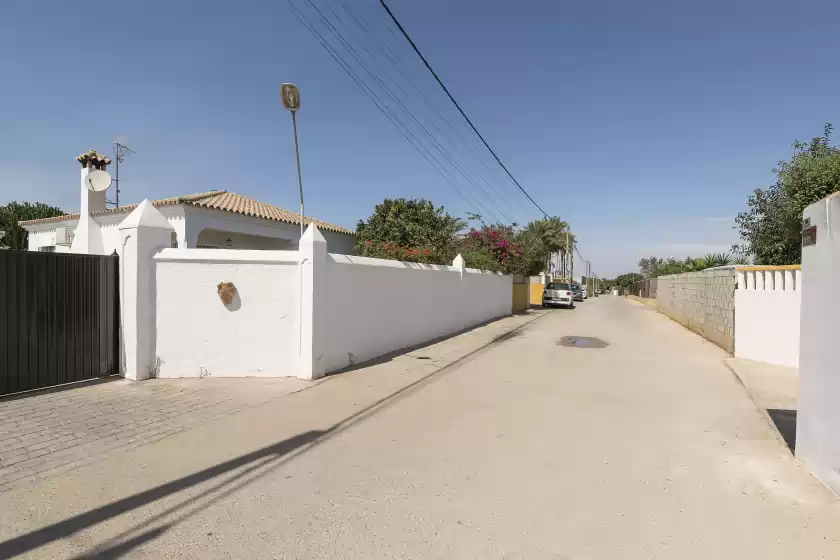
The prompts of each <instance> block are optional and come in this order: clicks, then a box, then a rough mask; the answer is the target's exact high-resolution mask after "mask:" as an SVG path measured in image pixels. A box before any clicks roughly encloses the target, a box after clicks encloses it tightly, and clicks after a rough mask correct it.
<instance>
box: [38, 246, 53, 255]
mask: <svg viewBox="0 0 840 560" xmlns="http://www.w3.org/2000/svg"><path fill="white" fill-rule="evenodd" d="M38 252H39V253H55V245H44V246H42V247H38Z"/></svg>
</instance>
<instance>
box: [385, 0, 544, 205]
mask: <svg viewBox="0 0 840 560" xmlns="http://www.w3.org/2000/svg"><path fill="white" fill-rule="evenodd" d="M379 3H380V4H381V5H382V7H383V8H385V11H386V12H387V13H388V15H389V16H390V17H391V20H392V21H393V22H394V24H395V25H396V26H397V28H398V29H399V30H400V32H401V33H402V34H403V37H405V39H406V40H407V41H408V43H409V44H410V45H411V48H412V49H414V52H415V53H417V56H419V57H420V60H422V61H423V64H424V65H425V66H426V68H427V69H428V70H429V72H431V73H432V76H434V78H435V80H436V81H437V83H438V84H439V85H440V87H441V88H442V89H443V91H444V93H446V95H447V96H448V97H449V99H450V101H452V104H453V105H455V108H456V109H458V112H459V113H461V116H462V117H464V120H465V121H467V124H469V125H470V128H472V130H473V132H475V134H476V136H478V138H479V139H480V140H481V142H482V143H483V144H484V147H486V148H487V150H488V151H489V152H490V153H491V154H492V155H493V157H494V158H495V159H496V162H497V163H498V164H499V166H500V167H501V168H502V169H504V170H505V173H507V175H508V177H510V179H511V181H513V182H514V184H515V185H516V186H517V187H519V190H520V191H522V193H523V194H524V195H525V196H526V197H528V200H530V201H531V203H532V204H533V205H534V206H536V207H537V209H538V210H539V211H540V212H542V213H543V216H545V217H546V218H547V217H548V213H546V211H545V210H543V209H542V208H540V205H539V204H537V201H535V200H534V199H533V198H532V197H531V195H530V194H528V191H526V190H525V189H524V188H523V187H522V185H520V184H519V181H517V180H516V178H515V177H514V176H513V174H512V173H511V172H510V170H508V168H507V167H505V164H504V163H502V160H501V159H499V156H497V155H496V152H494V151H493V148H491V147H490V145H489V144H488V143H487V141H486V140H485V139H484V137H483V136H482V135H481V133H480V132H478V129H476V128H475V125H474V124H473V123H472V121H471V120H470V118H469V117H468V116H467V115H466V113H464V110H463V109H461V106H460V105H458V102H457V101H455V98H454V97H452V94H451V93H449V90H448V89H446V86H445V85H443V81H441V79H440V77H438V75H437V73H436V72H435V71H434V70H433V69H432V67H431V65H430V64H429V63H428V61H427V60H426V57H424V56H423V54H422V53H421V52H420V49H418V48H417V45H416V44H415V43H414V41H412V40H411V37H409V35H408V33H407V32H406V30H405V28H403V26H402V24H400V22H399V21H398V20H397V18H396V16H394V14H393V12H391V9H390V8H389V7H388V5H387V4H386V3H385V0H379Z"/></svg>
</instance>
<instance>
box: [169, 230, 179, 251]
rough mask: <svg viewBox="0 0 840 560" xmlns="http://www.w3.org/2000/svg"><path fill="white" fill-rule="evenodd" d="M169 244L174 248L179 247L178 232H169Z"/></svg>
mask: <svg viewBox="0 0 840 560" xmlns="http://www.w3.org/2000/svg"><path fill="white" fill-rule="evenodd" d="M169 246H170V247H172V248H173V249H177V248H178V234H177V233H175V232H174V231H173V232H172V233H171V234H169Z"/></svg>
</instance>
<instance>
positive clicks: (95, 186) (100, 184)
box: [85, 169, 111, 192]
mask: <svg viewBox="0 0 840 560" xmlns="http://www.w3.org/2000/svg"><path fill="white" fill-rule="evenodd" d="M85 186H87V188H88V190H89V191H94V192H102V191H104V190H107V189H108V187H110V186H111V176H110V175H108V173H106V172H105V171H102V170H100V169H94V170H93V171H90V172H88V174H87V177H85Z"/></svg>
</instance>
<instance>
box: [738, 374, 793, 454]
mask: <svg viewBox="0 0 840 560" xmlns="http://www.w3.org/2000/svg"><path fill="white" fill-rule="evenodd" d="M725 361H726V365H727V366H728V367H729V369H731V370H732V372H733V373H734V374H735V375H736V376H737V378H738V380H739V381H740V382H741V384H742V385H743V386H744V389H745V390H746V391H747V394H748V395H749V396H750V398H751V399H752V400H753V402H754V403H755V405H756V407H758V410H759V412H761V413H762V414H763V415H764V416H765V417H766V418H767V421H768V422H769V423H770V425H771V426H773V428H774V429H775V430H776V431H777V432H778V434H779V435H780V436H781V438H782V439H783V440H784V442H785V444H786V445H787V446H788V448H789V449H790V450H791V452H795V451H796V419H797V411H798V407H799V370H798V369H797V368H792V367H785V366H778V365H774V364H767V363H764V362H756V361H754V360H744V359H741V358H726V360H725Z"/></svg>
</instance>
